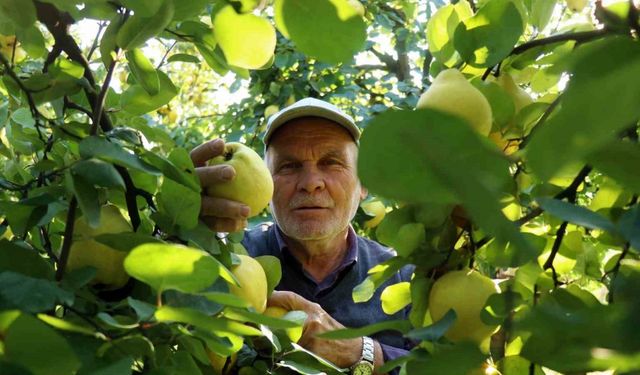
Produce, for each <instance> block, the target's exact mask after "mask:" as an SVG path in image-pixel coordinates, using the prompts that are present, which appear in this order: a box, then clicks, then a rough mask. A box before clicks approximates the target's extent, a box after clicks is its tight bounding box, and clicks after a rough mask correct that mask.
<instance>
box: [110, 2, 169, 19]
mask: <svg viewBox="0 0 640 375" xmlns="http://www.w3.org/2000/svg"><path fill="white" fill-rule="evenodd" d="M120 1H121V3H122V5H124V6H125V7H127V8H129V9H131V10H132V11H133V12H134V13H135V14H139V15H140V16H142V17H151V16H153V15H154V14H156V13H157V12H158V10H159V9H160V5H162V2H161V1H157V0H120Z"/></svg>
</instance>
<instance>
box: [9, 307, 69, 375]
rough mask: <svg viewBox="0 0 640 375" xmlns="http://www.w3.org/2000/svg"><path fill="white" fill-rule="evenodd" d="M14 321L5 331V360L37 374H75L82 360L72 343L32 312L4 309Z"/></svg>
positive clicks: (34, 374)
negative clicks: (35, 316)
mask: <svg viewBox="0 0 640 375" xmlns="http://www.w3.org/2000/svg"><path fill="white" fill-rule="evenodd" d="M8 315H11V317H9V318H10V319H11V320H12V321H11V323H10V325H9V326H8V328H7V329H6V331H4V332H3V339H2V341H3V344H4V359H5V360H8V361H9V362H13V363H17V364H20V365H22V366H24V367H25V368H27V369H29V371H31V373H32V374H33V375H61V374H74V373H75V372H76V371H77V370H78V369H79V368H80V361H79V360H78V357H77V355H76V354H75V352H74V350H73V349H72V348H71V346H70V345H69V343H68V342H67V341H66V340H65V339H64V338H63V337H62V336H60V335H59V334H58V333H56V331H55V330H54V329H53V328H51V327H49V326H48V325H47V324H45V323H43V322H41V321H40V320H38V319H36V318H34V317H32V316H31V315H29V314H24V313H20V312H17V311H15V312H14V311H8V312H4V313H2V314H1V316H0V320H6V318H7V317H8Z"/></svg>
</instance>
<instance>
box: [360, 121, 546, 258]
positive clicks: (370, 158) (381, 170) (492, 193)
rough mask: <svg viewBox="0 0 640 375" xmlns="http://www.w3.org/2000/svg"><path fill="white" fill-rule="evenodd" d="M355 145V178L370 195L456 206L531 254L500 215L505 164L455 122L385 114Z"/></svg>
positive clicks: (506, 175)
mask: <svg viewBox="0 0 640 375" xmlns="http://www.w3.org/2000/svg"><path fill="white" fill-rule="evenodd" d="M360 142H361V143H360V155H359V157H358V172H359V175H360V177H361V180H362V183H363V185H365V186H367V187H368V188H369V190H370V191H373V192H375V193H376V194H380V195H382V196H386V197H390V198H395V199H398V200H402V201H408V202H429V201H434V200H435V201H440V203H442V202H447V201H448V202H450V201H452V200H456V199H457V200H460V201H462V203H463V206H464V208H465V209H466V210H467V212H469V214H470V215H471V217H472V218H473V220H474V221H475V222H476V223H477V224H478V225H480V227H482V229H483V230H485V231H486V232H487V233H490V234H493V235H494V236H496V238H499V239H500V240H501V241H503V242H505V243H506V242H512V243H513V244H514V246H516V248H517V249H518V250H519V251H523V252H526V253H531V252H533V249H532V248H531V245H530V244H529V243H528V242H526V240H525V239H524V238H523V237H522V235H521V234H520V232H519V231H518V228H517V227H516V226H515V224H514V223H513V222H510V221H509V220H508V219H507V218H506V217H505V216H504V214H503V213H502V210H501V209H502V207H501V204H500V198H501V196H502V195H503V194H505V193H507V192H508V190H507V188H508V187H509V186H510V185H511V184H512V180H511V176H510V174H509V163H508V161H507V160H506V159H505V158H504V157H503V156H502V155H501V154H499V153H498V151H497V150H495V149H494V148H491V147H490V145H488V144H487V143H485V142H483V141H482V140H481V139H480V138H479V136H478V134H477V133H476V132H474V131H473V129H471V127H470V126H468V125H467V124H466V123H465V122H464V121H462V120H461V119H459V118H457V117H454V116H452V115H449V114H445V113H442V112H439V111H434V110H430V109H422V110H417V111H387V112H384V113H382V114H381V115H379V116H377V117H376V118H374V119H373V120H372V121H371V122H370V123H369V125H368V126H367V128H366V129H365V130H364V132H363V134H362V138H361V139H360Z"/></svg>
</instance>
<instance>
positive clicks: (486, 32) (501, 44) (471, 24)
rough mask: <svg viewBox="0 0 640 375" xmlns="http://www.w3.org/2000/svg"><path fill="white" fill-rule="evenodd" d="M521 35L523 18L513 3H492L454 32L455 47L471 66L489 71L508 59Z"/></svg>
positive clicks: (494, 0) (498, 0)
mask: <svg viewBox="0 0 640 375" xmlns="http://www.w3.org/2000/svg"><path fill="white" fill-rule="evenodd" d="M523 31H524V25H523V22H522V17H521V15H520V12H519V11H518V9H517V8H516V6H515V5H514V4H513V2H512V1H511V0H492V1H488V2H486V3H485V4H484V5H483V6H482V8H480V9H479V10H478V12H477V13H476V14H475V15H474V16H473V17H471V18H468V19H466V20H464V21H463V22H462V23H461V24H460V25H459V26H458V27H457V28H456V31H455V33H454V45H455V47H456V50H457V51H458V52H459V53H460V56H461V57H462V58H463V59H464V60H465V61H466V62H468V63H469V64H470V65H472V66H475V67H482V68H486V67H491V66H493V65H495V64H497V63H499V62H500V61H502V60H503V59H504V58H506V57H507V56H509V53H511V50H512V49H513V46H515V44H516V42H517V41H518V39H519V38H520V36H521V35H522V32H523Z"/></svg>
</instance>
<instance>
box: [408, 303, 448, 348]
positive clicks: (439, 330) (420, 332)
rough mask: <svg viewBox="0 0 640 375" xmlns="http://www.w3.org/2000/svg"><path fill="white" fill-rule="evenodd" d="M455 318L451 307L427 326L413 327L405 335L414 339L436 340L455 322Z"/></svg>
mask: <svg viewBox="0 0 640 375" xmlns="http://www.w3.org/2000/svg"><path fill="white" fill-rule="evenodd" d="M456 318H457V316H456V312H455V311H454V310H453V309H450V310H449V311H447V313H446V314H444V316H443V317H442V318H441V319H440V320H438V321H437V322H435V323H433V324H431V325H430V326H427V327H423V328H418V329H414V330H413V331H411V332H408V333H407V334H406V336H407V337H408V338H410V339H414V340H420V341H432V342H436V341H438V340H439V339H440V338H441V337H443V336H444V334H445V333H446V332H447V330H449V327H451V326H452V325H453V323H455V321H456Z"/></svg>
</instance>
